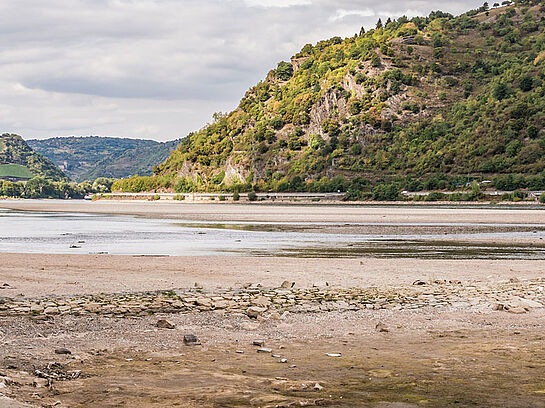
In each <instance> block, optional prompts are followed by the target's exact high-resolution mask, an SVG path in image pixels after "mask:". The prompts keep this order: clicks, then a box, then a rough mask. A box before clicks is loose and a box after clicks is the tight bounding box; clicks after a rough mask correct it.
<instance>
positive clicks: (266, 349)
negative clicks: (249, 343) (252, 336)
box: [257, 347, 272, 353]
mask: <svg viewBox="0 0 545 408" xmlns="http://www.w3.org/2000/svg"><path fill="white" fill-rule="evenodd" d="M257 352H258V353H272V348H268V347H260V348H258V349H257Z"/></svg>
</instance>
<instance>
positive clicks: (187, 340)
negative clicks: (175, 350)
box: [184, 334, 200, 346]
mask: <svg viewBox="0 0 545 408" xmlns="http://www.w3.org/2000/svg"><path fill="white" fill-rule="evenodd" d="M184 344H185V345H186V346H195V345H199V344H200V343H199V340H198V339H197V336H195V335H194V334H186V335H184Z"/></svg>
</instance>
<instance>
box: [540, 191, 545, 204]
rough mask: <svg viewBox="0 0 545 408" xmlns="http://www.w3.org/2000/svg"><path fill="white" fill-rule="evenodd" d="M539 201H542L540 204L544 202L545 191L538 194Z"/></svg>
mask: <svg viewBox="0 0 545 408" xmlns="http://www.w3.org/2000/svg"><path fill="white" fill-rule="evenodd" d="M539 202H540V203H542V204H545V193H543V194H541V195H540V196H539Z"/></svg>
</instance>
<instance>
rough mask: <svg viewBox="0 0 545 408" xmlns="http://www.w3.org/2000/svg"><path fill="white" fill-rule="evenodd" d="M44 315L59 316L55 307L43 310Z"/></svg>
mask: <svg viewBox="0 0 545 408" xmlns="http://www.w3.org/2000/svg"><path fill="white" fill-rule="evenodd" d="M44 313H45V314H46V315H56V314H59V309H58V308H56V307H51V306H50V307H46V308H45V310H44Z"/></svg>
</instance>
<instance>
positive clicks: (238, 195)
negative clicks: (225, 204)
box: [233, 191, 240, 201]
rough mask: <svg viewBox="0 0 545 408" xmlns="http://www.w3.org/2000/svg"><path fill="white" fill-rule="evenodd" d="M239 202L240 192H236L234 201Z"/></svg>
mask: <svg viewBox="0 0 545 408" xmlns="http://www.w3.org/2000/svg"><path fill="white" fill-rule="evenodd" d="M238 200H240V194H239V192H238V191H235V192H234V193H233V201H238Z"/></svg>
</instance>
